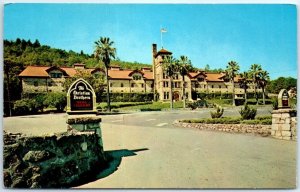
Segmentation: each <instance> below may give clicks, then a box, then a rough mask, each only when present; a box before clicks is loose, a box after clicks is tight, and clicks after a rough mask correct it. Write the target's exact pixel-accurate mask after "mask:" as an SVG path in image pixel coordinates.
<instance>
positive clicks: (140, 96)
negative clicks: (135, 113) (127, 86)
mask: <svg viewBox="0 0 300 192" xmlns="http://www.w3.org/2000/svg"><path fill="white" fill-rule="evenodd" d="M109 95H110V101H111V102H147V101H153V100H154V96H153V93H110V94H109ZM97 102H106V93H103V94H102V95H101V97H100V98H97Z"/></svg>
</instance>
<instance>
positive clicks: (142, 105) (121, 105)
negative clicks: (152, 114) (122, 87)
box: [97, 101, 183, 111]
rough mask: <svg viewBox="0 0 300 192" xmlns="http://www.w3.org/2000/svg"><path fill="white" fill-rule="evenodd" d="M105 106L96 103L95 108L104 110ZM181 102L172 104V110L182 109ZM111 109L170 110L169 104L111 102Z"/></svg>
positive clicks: (104, 104)
mask: <svg viewBox="0 0 300 192" xmlns="http://www.w3.org/2000/svg"><path fill="white" fill-rule="evenodd" d="M106 106H107V104H106V103H98V104H97V108H98V109H100V108H102V109H104V108H105V107H106ZM182 107H183V102H181V101H178V102H174V109H178V108H182ZM111 108H112V109H118V110H120V111H132V110H134V111H138V110H141V111H160V110H164V109H170V103H169V102H148V103H147V102H112V103H111Z"/></svg>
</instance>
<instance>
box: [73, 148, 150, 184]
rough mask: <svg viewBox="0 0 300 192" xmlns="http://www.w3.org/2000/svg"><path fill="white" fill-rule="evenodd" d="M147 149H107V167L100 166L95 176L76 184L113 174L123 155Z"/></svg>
mask: <svg viewBox="0 0 300 192" xmlns="http://www.w3.org/2000/svg"><path fill="white" fill-rule="evenodd" d="M146 150H149V149H148V148H141V149H133V150H128V149H120V150H113V151H105V152H104V154H105V157H106V158H107V165H106V166H105V168H103V167H102V168H99V170H98V173H96V174H94V176H91V177H89V178H85V179H83V180H81V182H77V183H76V184H75V186H79V185H84V184H86V183H89V182H93V181H96V180H98V179H102V178H105V177H107V176H109V175H111V174H113V173H114V172H115V171H117V170H118V167H119V166H120V164H121V161H122V158H123V157H129V156H135V155H137V154H136V152H140V151H146ZM95 169H97V168H95ZM95 171H96V172H97V170H94V171H93V172H95ZM75 186H73V187H75Z"/></svg>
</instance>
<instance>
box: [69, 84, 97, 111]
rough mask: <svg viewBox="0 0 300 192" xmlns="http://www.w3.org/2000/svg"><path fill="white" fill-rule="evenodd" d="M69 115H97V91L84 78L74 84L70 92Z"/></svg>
mask: <svg viewBox="0 0 300 192" xmlns="http://www.w3.org/2000/svg"><path fill="white" fill-rule="evenodd" d="M67 113H68V114H71V113H97V109H96V94H95V91H94V89H93V87H92V86H91V85H90V84H89V83H88V82H86V81H85V80H84V79H82V78H80V79H78V80H76V81H75V82H73V83H72V85H71V86H70V88H69V90H68V93H67Z"/></svg>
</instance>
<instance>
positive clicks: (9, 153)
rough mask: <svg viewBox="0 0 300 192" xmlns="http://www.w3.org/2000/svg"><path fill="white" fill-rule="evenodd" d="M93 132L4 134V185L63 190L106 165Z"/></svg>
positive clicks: (100, 147)
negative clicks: (28, 135) (27, 134)
mask: <svg viewBox="0 0 300 192" xmlns="http://www.w3.org/2000/svg"><path fill="white" fill-rule="evenodd" d="M98 142H99V138H98V136H97V134H95V132H94V131H89V132H77V131H71V132H66V133H61V134H54V135H48V136H34V137H27V136H25V135H22V134H12V133H6V132H4V151H3V158H4V162H3V166H4V167H3V174H4V186H5V187H12V188H54V187H55V188H64V187H69V186H72V185H74V184H75V183H76V182H80V181H83V180H84V179H86V178H88V177H91V176H92V175H93V174H96V173H99V169H100V170H101V168H104V167H105V166H106V159H105V156H104V153H103V148H102V146H100V145H99V144H98Z"/></svg>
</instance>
